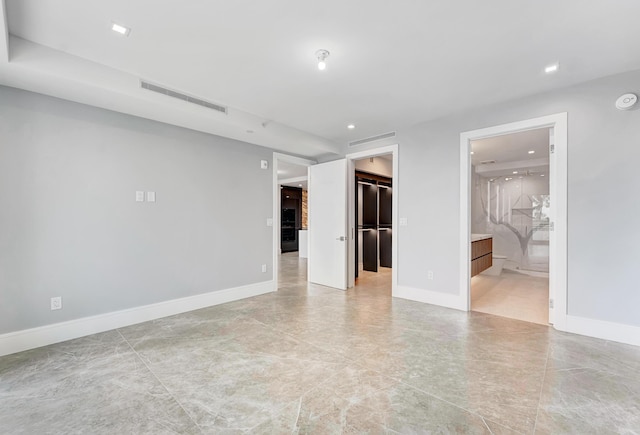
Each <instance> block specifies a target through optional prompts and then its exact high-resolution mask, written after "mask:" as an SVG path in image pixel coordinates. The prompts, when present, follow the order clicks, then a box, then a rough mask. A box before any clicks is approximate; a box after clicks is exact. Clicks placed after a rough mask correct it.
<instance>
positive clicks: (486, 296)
mask: <svg viewBox="0 0 640 435" xmlns="http://www.w3.org/2000/svg"><path fill="white" fill-rule="evenodd" d="M550 133H551V129H550V128H549V127H544V128H539V129H532V130H527V131H522V132H516V133H511V134H505V135H500V136H493V137H488V138H483V139H478V140H473V141H471V144H470V145H471V151H470V159H471V252H472V254H471V263H472V267H471V285H470V287H471V310H472V311H477V312H482V313H487V314H493V315H498V316H502V317H509V318H513V319H517V320H523V321H527V322H532V323H538V324H542V325H547V324H548V323H549V310H548V303H549V223H550V216H549V209H550V204H551V197H550V194H549V175H550V173H549V158H550V155H549V146H550Z"/></svg>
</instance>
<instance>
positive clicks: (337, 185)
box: [307, 159, 347, 290]
mask: <svg viewBox="0 0 640 435" xmlns="http://www.w3.org/2000/svg"><path fill="white" fill-rule="evenodd" d="M308 210H309V220H308V222H309V231H308V232H309V259H308V263H307V264H308V275H309V281H310V282H313V283H316V284H321V285H324V286H327V287H334V288H337V289H340V290H346V289H347V161H346V160H344V159H343V160H336V161H333V162H329V163H322V164H319V165H314V166H310V167H309V204H308Z"/></svg>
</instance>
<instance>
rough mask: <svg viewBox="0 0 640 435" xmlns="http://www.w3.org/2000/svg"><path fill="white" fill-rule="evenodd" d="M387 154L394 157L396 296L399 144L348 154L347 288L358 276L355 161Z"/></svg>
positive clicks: (393, 284)
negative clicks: (348, 231)
mask: <svg viewBox="0 0 640 435" xmlns="http://www.w3.org/2000/svg"><path fill="white" fill-rule="evenodd" d="M385 154H391V155H392V168H393V174H392V176H391V185H392V189H393V192H392V195H393V196H392V198H391V207H392V211H391V219H392V221H393V222H392V238H391V295H392V296H394V295H395V293H396V289H397V288H398V227H399V225H398V196H399V186H400V184H399V180H400V176H399V175H400V174H399V171H398V166H399V165H398V144H394V145H387V146H383V147H379V148H371V149H368V150H364V151H358V152H355V153H350V154H347V155H346V156H345V157H346V159H347V216H348V218H347V222H348V227H347V228H349V230H350V232H351V234H349V236H348V239H349V245H348V246H349V248H348V251H347V262H348V265H347V288H352V287H353V286H354V285H355V275H356V266H355V262H356V249H357V246H355V231H357V228H356V217H355V213H354V210H355V208H356V190H355V183H354V182H353V180H355V176H356V172H355V161H356V160H360V159H366V158H370V157H377V156H381V155H385Z"/></svg>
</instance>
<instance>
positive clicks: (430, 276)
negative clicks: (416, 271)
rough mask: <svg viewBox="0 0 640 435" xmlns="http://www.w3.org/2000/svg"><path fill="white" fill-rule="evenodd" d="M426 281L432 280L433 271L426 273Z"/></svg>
mask: <svg viewBox="0 0 640 435" xmlns="http://www.w3.org/2000/svg"><path fill="white" fill-rule="evenodd" d="M427 279H433V270H429V271H428V272H427Z"/></svg>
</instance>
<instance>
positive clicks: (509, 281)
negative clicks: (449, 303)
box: [471, 269, 549, 325]
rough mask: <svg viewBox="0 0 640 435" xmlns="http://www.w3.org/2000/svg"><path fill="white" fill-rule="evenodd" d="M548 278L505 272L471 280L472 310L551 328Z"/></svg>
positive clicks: (505, 270) (480, 276)
mask: <svg viewBox="0 0 640 435" xmlns="http://www.w3.org/2000/svg"><path fill="white" fill-rule="evenodd" d="M548 306H549V278H540V277H534V276H529V275H524V274H521V273H517V272H511V271H509V270H507V269H503V271H502V274H501V275H500V276H490V275H482V274H480V275H476V276H474V277H473V278H471V309H472V310H473V311H478V312H480V313H486V314H493V315H495V316H502V317H509V318H510V319H517V320H524V321H525V322H533V323H538V324H541V325H548V324H549V308H548Z"/></svg>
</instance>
